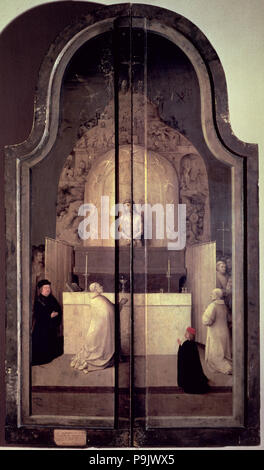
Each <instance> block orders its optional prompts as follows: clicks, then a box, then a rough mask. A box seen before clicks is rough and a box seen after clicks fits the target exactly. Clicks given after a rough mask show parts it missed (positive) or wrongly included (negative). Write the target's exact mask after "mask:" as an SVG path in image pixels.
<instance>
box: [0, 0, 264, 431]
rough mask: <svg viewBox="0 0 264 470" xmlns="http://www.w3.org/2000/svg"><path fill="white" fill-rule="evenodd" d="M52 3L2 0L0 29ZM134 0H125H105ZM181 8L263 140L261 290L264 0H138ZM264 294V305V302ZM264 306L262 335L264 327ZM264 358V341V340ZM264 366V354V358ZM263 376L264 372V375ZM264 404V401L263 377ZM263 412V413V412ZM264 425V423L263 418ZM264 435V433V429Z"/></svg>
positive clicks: (237, 116)
mask: <svg viewBox="0 0 264 470" xmlns="http://www.w3.org/2000/svg"><path fill="white" fill-rule="evenodd" d="M57 1H60V0H57ZM45 3H51V0H49V1H46V2H44V1H40V0H12V1H11V2H10V0H0V6H1V15H0V31H1V30H3V29H4V28H5V27H6V26H7V25H8V24H9V23H10V22H11V21H12V20H13V19H14V18H15V17H17V16H18V15H20V14H22V13H24V12H25V11H27V10H28V9H30V8H33V7H36V6H38V5H41V4H45ZM100 3H102V4H104V5H111V4H117V3H128V2H127V1H124V0H119V1H109V0H105V1H103V2H100ZM130 3H144V4H150V5H155V6H159V7H163V8H167V9H169V10H172V11H175V12H177V13H179V14H181V15H183V16H185V17H186V18H187V19H189V20H190V21H192V22H193V23H194V24H196V26H197V27H198V28H199V29H200V30H201V31H202V32H203V33H204V34H205V35H206V37H207V38H208V40H209V41H210V42H211V44H212V46H213V47H214V48H215V50H216V51H217V53H218V56H219V58H220V60H221V62H222V65H223V68H224V71H225V74H226V80H227V88H228V96H229V108H230V119H231V125H232V128H233V132H234V134H235V135H236V136H237V137H238V138H240V139H241V140H243V141H246V142H250V143H257V144H258V145H259V157H260V173H259V174H260V182H259V187H260V227H261V230H260V274H261V277H260V278H261V286H260V292H263V291H264V289H263V277H264V272H263V260H264V256H263V238H264V222H263V215H262V214H263V212H264V211H263V198H264V1H263V0H144V1H140V0H137V1H136V2H133V1H132V2H130ZM263 297H264V295H263V294H261V302H260V305H263ZM263 316H264V312H263V306H262V308H261V331H262V333H261V338H263V330H264V318H263ZM261 356H262V358H263V357H264V346H263V344H262V345H261ZM262 369H263V359H262ZM262 375H263V374H262ZM262 385H263V386H262V407H263V402H264V396H263V388H264V381H263V376H262ZM262 415H263V413H262ZM262 429H263V423H262ZM262 435H263V432H262Z"/></svg>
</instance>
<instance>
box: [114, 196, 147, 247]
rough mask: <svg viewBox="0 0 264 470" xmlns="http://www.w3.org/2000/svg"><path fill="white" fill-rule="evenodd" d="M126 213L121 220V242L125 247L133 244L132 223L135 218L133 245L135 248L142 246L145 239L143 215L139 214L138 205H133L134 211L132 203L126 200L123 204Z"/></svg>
mask: <svg viewBox="0 0 264 470" xmlns="http://www.w3.org/2000/svg"><path fill="white" fill-rule="evenodd" d="M123 208H124V212H123V213H122V215H121V216H120V218H119V221H120V224H119V232H120V240H122V241H123V244H124V245H130V243H131V230H132V227H131V222H132V217H133V244H134V246H137V245H142V238H143V219H142V215H141V214H140V213H139V212H137V209H136V204H133V210H132V207H131V202H130V201H129V200H126V201H125V202H124V204H123Z"/></svg>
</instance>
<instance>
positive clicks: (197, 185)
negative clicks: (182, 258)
mask: <svg viewBox="0 0 264 470" xmlns="http://www.w3.org/2000/svg"><path fill="white" fill-rule="evenodd" d="M208 194H209V192H208V186H207V176H206V175H205V172H204V170H203V168H202V167H201V162H200V159H199V157H198V155H195V154H187V155H185V156H184V157H182V159H181V162H180V200H181V203H182V204H186V236H187V240H188V243H189V244H193V243H198V242H199V241H202V240H203V235H204V225H205V223H204V222H205V215H206V205H207V203H208Z"/></svg>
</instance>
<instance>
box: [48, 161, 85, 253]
mask: <svg viewBox="0 0 264 470" xmlns="http://www.w3.org/2000/svg"><path fill="white" fill-rule="evenodd" d="M71 165H72V160H69V159H67V160H66V163H65V166H64V168H63V171H62V175H61V179H60V183H59V188H58V199H57V228H56V234H57V238H58V239H60V238H61V239H63V240H65V241H68V242H69V243H72V244H78V243H80V239H79V235H78V226H79V223H80V221H81V218H80V217H78V210H79V207H80V206H81V205H82V204H83V200H84V189H85V182H86V178H87V173H88V171H87V168H86V163H85V161H84V160H80V161H79V163H78V164H77V165H76V166H75V168H74V167H72V166H71Z"/></svg>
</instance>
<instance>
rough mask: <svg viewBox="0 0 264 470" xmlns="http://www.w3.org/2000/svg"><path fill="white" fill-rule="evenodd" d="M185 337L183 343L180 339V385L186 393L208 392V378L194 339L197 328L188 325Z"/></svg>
mask: <svg viewBox="0 0 264 470" xmlns="http://www.w3.org/2000/svg"><path fill="white" fill-rule="evenodd" d="M185 338H186V341H184V342H183V344H181V342H180V340H178V343H179V351H178V386H179V387H181V388H183V390H184V392H185V393H197V394H198V393H206V392H208V391H209V385H208V378H207V377H206V375H205V374H204V372H203V368H202V364H201V361H200V356H199V351H198V348H197V343H196V342H195V341H194V338H195V329H194V328H191V327H188V328H187V329H186V332H185Z"/></svg>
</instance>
